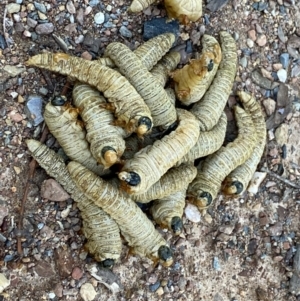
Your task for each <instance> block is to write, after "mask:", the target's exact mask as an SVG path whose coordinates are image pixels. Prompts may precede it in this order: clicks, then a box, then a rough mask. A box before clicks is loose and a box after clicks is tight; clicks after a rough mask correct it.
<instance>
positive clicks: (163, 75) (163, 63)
mask: <svg viewBox="0 0 300 301" xmlns="http://www.w3.org/2000/svg"><path fill="white" fill-rule="evenodd" d="M179 62H180V53H179V52H176V51H172V52H170V53H168V54H166V55H165V56H164V57H163V58H162V59H161V60H160V61H159V62H158V63H157V64H156V65H155V66H154V67H153V68H152V69H151V74H152V75H153V76H154V77H155V79H156V81H157V82H158V83H159V84H160V85H161V86H162V87H164V86H165V84H166V83H167V81H168V78H169V73H170V72H171V71H173V70H174V69H175V68H176V67H177V65H178V64H179Z"/></svg>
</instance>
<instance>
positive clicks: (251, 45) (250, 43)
mask: <svg viewBox="0 0 300 301" xmlns="http://www.w3.org/2000/svg"><path fill="white" fill-rule="evenodd" d="M247 45H248V47H249V48H252V47H253V46H254V42H253V41H252V40H251V39H249V38H248V39H247Z"/></svg>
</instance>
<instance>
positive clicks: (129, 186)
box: [118, 109, 199, 193]
mask: <svg viewBox="0 0 300 301" xmlns="http://www.w3.org/2000/svg"><path fill="white" fill-rule="evenodd" d="M177 115H178V121H179V122H178V123H179V124H178V126H177V128H176V130H174V131H172V132H171V133H170V134H169V135H166V136H164V137H163V138H162V139H161V140H157V141H155V142H154V144H153V145H149V146H146V147H145V148H143V149H142V150H140V151H139V152H138V153H136V154H135V156H134V157H133V159H131V160H127V161H126V163H125V165H124V167H123V168H122V171H121V172H120V173H119V174H118V177H119V179H120V180H122V181H123V183H122V184H123V185H122V189H124V190H125V191H126V192H128V193H141V192H144V191H147V190H148V189H149V188H150V187H151V186H152V185H153V184H154V183H155V182H157V181H158V180H159V179H160V178H161V176H162V175H164V174H165V173H166V171H167V170H168V169H170V168H171V167H173V166H174V164H175V163H176V162H177V161H179V160H180V159H181V158H182V157H183V156H184V155H185V154H186V153H187V152H188V151H189V150H190V149H191V148H192V147H193V146H194V145H195V143H196V142H197V140H198V138H199V122H198V121H197V119H196V118H195V116H194V115H193V114H191V113H190V112H188V111H186V110H183V109H177Z"/></svg>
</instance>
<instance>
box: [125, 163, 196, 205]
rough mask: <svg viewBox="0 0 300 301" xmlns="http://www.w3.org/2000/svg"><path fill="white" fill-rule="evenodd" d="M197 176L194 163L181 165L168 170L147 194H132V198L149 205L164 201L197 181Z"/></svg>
mask: <svg viewBox="0 0 300 301" xmlns="http://www.w3.org/2000/svg"><path fill="white" fill-rule="evenodd" d="M196 175H197V168H196V167H195V166H194V164H193V163H190V164H181V165H180V166H178V167H173V168H171V169H170V170H168V171H167V172H166V173H165V174H164V175H163V176H162V177H161V178H160V179H159V181H157V182H156V183H154V184H153V185H152V186H151V187H150V188H149V189H148V190H147V191H146V192H144V193H140V194H132V195H131V196H130V197H131V198H132V199H133V200H134V201H135V202H139V203H149V202H151V201H153V200H156V199H162V198H165V197H167V196H168V195H170V194H173V193H175V192H176V191H179V190H183V189H184V188H186V187H187V186H188V185H189V184H190V183H191V182H192V181H193V180H194V179H195V177H196ZM179 179H180V180H179Z"/></svg>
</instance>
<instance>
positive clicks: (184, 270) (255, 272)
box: [0, 0, 300, 301]
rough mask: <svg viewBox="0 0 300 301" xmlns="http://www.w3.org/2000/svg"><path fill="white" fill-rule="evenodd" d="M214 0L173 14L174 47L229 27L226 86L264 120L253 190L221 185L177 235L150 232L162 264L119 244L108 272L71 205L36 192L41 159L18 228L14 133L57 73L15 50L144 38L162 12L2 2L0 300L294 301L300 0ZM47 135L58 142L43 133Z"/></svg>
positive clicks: (20, 169) (34, 117)
mask: <svg viewBox="0 0 300 301" xmlns="http://www.w3.org/2000/svg"><path fill="white" fill-rule="evenodd" d="M214 2H217V3H220V2H225V5H224V6H222V7H221V8H220V9H219V10H217V11H215V12H211V11H209V10H207V9H205V10H204V15H203V18H202V19H201V21H200V22H198V23H193V24H191V25H189V26H180V38H179V39H178V45H182V46H180V48H181V49H183V50H182V51H183V52H184V51H186V52H187V53H186V55H185V59H184V60H185V61H187V59H188V58H189V57H191V56H193V55H194V53H195V52H196V51H198V50H200V49H201V45H200V43H199V38H200V37H201V35H203V33H204V32H206V33H209V34H213V35H215V36H217V33H218V32H219V31H220V30H221V29H225V30H227V31H229V32H230V33H231V34H233V36H234V37H235V39H236V42H237V47H238V56H239V69H238V73H237V76H236V81H235V85H234V87H233V94H234V92H235V91H236V89H237V88H245V89H247V90H248V91H249V92H251V93H252V94H253V95H255V96H256V97H257V99H258V100H259V101H260V102H261V104H262V106H263V108H264V112H265V118H266V122H267V128H268V141H267V146H266V149H265V152H264V155H263V157H262V160H261V163H260V165H259V168H258V171H260V172H261V174H258V176H260V179H261V181H262V182H261V184H260V185H259V187H258V183H255V185H254V186H255V187H254V189H257V192H256V193H255V194H253V193H252V194H251V193H246V194H244V195H243V196H242V198H239V199H225V198H224V197H223V196H222V195H220V196H219V197H218V199H217V200H216V202H215V203H214V206H213V207H212V208H210V209H209V210H208V212H207V213H206V214H205V215H204V216H202V217H201V221H200V222H199V223H192V222H191V221H189V220H187V219H186V218H184V233H183V234H182V235H181V236H180V237H173V236H172V235H171V234H170V233H168V232H166V231H161V230H159V231H161V232H162V234H163V236H164V237H165V238H166V239H167V240H168V241H169V242H170V244H171V246H172V247H173V248H174V252H175V264H174V265H173V266H172V267H171V268H169V269H165V268H162V267H160V266H158V267H157V268H154V267H153V266H152V264H151V262H150V261H148V260H147V259H141V258H139V257H134V256H131V257H126V254H127V252H128V249H127V247H126V246H125V247H124V251H123V256H122V259H121V260H120V262H119V263H118V264H117V265H116V266H115V267H114V268H113V270H112V272H110V271H105V270H102V269H98V268H97V266H96V265H95V262H94V261H93V259H92V258H90V257H89V256H88V255H87V254H86V253H85V251H84V249H83V244H84V237H83V235H82V233H81V232H80V228H81V220H80V215H79V210H78V209H77V208H76V204H74V203H73V201H72V200H71V199H68V200H67V201H61V202H51V201H49V200H47V199H46V198H44V197H42V195H41V186H42V183H43V181H44V180H46V179H48V177H47V175H46V174H45V172H44V171H43V170H42V169H40V168H36V170H35V175H34V178H33V180H32V181H31V182H30V186H29V194H28V198H27V200H26V203H25V213H24V219H23V220H22V221H21V222H23V226H22V227H19V222H20V209H21V200H22V197H23V195H24V189H25V185H26V182H27V179H28V172H29V163H30V160H31V158H30V155H29V153H28V151H27V150H26V146H25V143H24V140H25V139H26V138H28V137H34V138H37V139H39V138H40V135H41V132H42V127H43V123H42V119H41V116H39V113H40V111H41V110H40V108H41V107H42V106H44V105H45V103H46V102H47V101H48V100H49V98H50V97H51V96H52V95H53V94H54V93H56V94H57V93H59V92H60V91H61V90H62V87H63V86H64V83H65V78H64V77H62V76H58V75H55V74H53V73H48V72H42V71H41V70H37V69H34V68H25V66H24V61H25V60H26V59H28V57H29V56H30V55H33V54H36V53H39V52H41V51H42V50H44V49H46V50H49V51H66V52H68V53H70V54H73V55H77V56H82V57H84V58H87V59H91V58H95V57H96V56H99V55H101V54H102V53H103V51H104V48H105V46H106V45H107V44H108V43H109V42H111V41H115V40H118V41H122V42H123V43H126V44H127V45H129V46H130V47H131V48H132V49H134V48H135V47H137V46H138V45H139V44H140V43H141V42H142V41H143V24H144V22H145V21H147V20H151V19H154V18H160V17H164V16H165V10H164V9H163V6H161V5H159V6H151V7H150V8H148V9H146V10H145V11H144V12H143V13H140V14H137V15H128V14H127V13H126V9H127V7H128V5H129V4H130V3H129V1H128V0H127V1H123V0H116V1H112V2H110V1H106V0H104V1H101V2H100V1H99V0H91V1H88V0H85V1H74V0H73V1H72V0H70V1H68V2H67V1H65V0H61V1H56V0H51V1H41V2H33V1H30V0H16V2H11V3H9V4H7V3H3V2H2V3H1V4H0V20H1V22H0V24H1V25H0V67H1V68H0V92H1V94H0V116H1V119H0V143H1V144H0V191H1V194H0V230H1V231H0V292H1V291H2V287H7V288H6V289H5V290H4V291H3V292H2V293H1V294H0V300H22V301H25V300H30V301H35V300H121V301H123V300H124V301H125V300H132V301H134V300H135V301H137V300H149V301H151V300H167V301H173V300H206V301H210V300H212V301H226V300H230V301H243V300H278V301H280V300H288V301H292V300H300V285H299V283H300V280H299V278H298V275H300V273H299V271H300V248H299V246H298V243H299V235H300V233H299V224H300V218H299V215H300V214H299V204H300V198H299V197H300V194H299V186H300V183H299V175H300V153H299V152H297V149H298V147H299V144H300V142H299V137H300V126H299V124H300V122H299V121H300V98H299V97H300V93H299V92H300V78H299V74H300V54H299V52H300V51H299V48H300V3H299V1H293V0H277V1H272V0H271V1H264V2H263V1H262V2H257V1H249V0H241V1H236V0H232V1H228V2H227V1H214V0H213V1H210V3H209V5H210V7H213V5H212V4H214ZM206 4H207V3H203V5H204V6H205V5H206ZM53 33H55V37H56V38H55V37H54V35H53ZM185 45H187V46H185ZM33 95H35V96H33ZM28 98H29V99H28ZM29 100H31V101H30V102H29V105H28V101H29ZM234 102H235V98H234V97H230V98H229V101H228V105H227V107H226V112H227V116H228V120H229V125H230V126H229V128H228V133H227V139H228V140H230V139H232V137H233V135H234V130H233V126H231V124H232V123H233V121H232V113H231V109H230V108H231V106H232V105H233V103H234ZM32 104H33V106H32ZM46 144H47V145H48V146H50V147H52V148H54V149H56V150H57V149H58V147H59V146H58V145H57V143H56V141H55V139H54V138H53V137H52V136H51V135H50V134H49V135H48V136H47V139H46ZM17 240H19V242H20V245H19V249H21V250H22V252H23V254H22V255H20V254H19V253H18V246H17ZM298 249H299V250H298ZM297 250H298V251H297Z"/></svg>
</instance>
